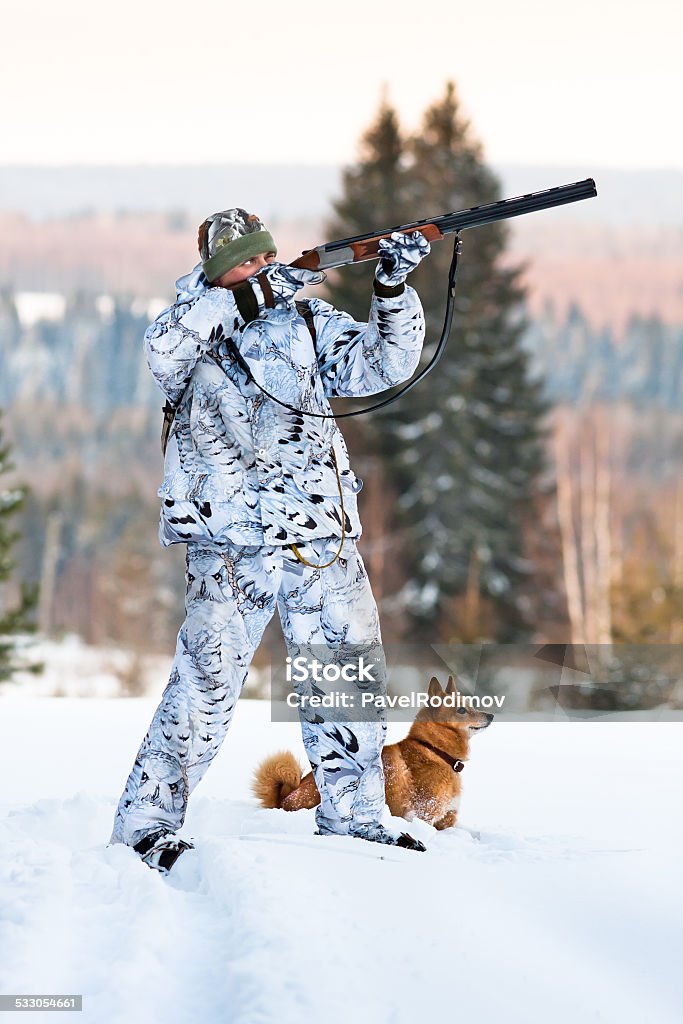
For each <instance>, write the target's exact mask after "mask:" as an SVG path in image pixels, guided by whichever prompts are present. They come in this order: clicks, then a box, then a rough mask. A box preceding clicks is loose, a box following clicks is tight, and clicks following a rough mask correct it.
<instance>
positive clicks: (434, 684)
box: [427, 676, 443, 697]
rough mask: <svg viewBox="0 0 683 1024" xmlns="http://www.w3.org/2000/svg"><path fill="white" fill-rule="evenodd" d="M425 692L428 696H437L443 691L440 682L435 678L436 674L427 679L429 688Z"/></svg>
mask: <svg viewBox="0 0 683 1024" xmlns="http://www.w3.org/2000/svg"><path fill="white" fill-rule="evenodd" d="M427 693H428V695H429V696H430V697H439V696H441V694H442V693H443V690H442V689H441V683H440V682H439V680H438V679H437V678H436V676H432V678H431V679H430V680H429V689H428V690H427Z"/></svg>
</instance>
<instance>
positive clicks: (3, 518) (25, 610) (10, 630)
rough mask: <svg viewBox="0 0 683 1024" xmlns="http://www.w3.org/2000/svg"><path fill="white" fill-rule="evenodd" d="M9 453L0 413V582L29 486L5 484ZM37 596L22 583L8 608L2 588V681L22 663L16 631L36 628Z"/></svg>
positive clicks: (10, 565) (9, 569)
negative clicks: (16, 599) (16, 598)
mask: <svg viewBox="0 0 683 1024" xmlns="http://www.w3.org/2000/svg"><path fill="white" fill-rule="evenodd" d="M9 456H10V447H9V445H7V444H4V443H3V431H2V424H1V413H0V586H3V585H4V584H6V583H7V582H8V580H9V579H10V577H11V575H12V573H13V571H14V568H15V564H14V561H13V560H12V556H11V552H12V548H13V546H14V544H15V543H16V541H17V540H18V539H19V534H18V533H17V532H16V531H14V530H13V529H12V528H11V526H10V520H11V519H12V518H13V517H14V516H15V515H16V513H17V512H18V511H19V509H20V508H21V506H22V505H23V503H24V500H25V498H26V488H24V487H3V486H2V477H3V476H5V475H6V474H7V473H9V472H10V470H11V469H12V468H13V467H12V465H11V463H10V461H9ZM3 589H4V586H3ZM37 596H38V595H37V588H35V587H30V586H28V585H26V584H23V585H22V587H21V596H20V598H19V602H18V604H16V605H15V607H13V608H8V607H6V602H5V600H4V595H3V594H2V591H0V683H1V682H4V681H6V680H7V679H9V678H10V677H11V675H12V674H13V673H14V672H15V671H16V670H17V668H18V667H19V666H18V665H17V663H16V659H15V641H14V639H13V638H14V637H15V636H16V634H17V633H25V632H32V631H33V630H34V629H35V626H34V624H33V621H32V614H33V611H34V609H35V606H36V602H37ZM21 667H22V668H24V669H29V670H30V671H34V672H37V671H40V669H41V666H40V665H38V664H31V665H26V664H23V663H22V665H21Z"/></svg>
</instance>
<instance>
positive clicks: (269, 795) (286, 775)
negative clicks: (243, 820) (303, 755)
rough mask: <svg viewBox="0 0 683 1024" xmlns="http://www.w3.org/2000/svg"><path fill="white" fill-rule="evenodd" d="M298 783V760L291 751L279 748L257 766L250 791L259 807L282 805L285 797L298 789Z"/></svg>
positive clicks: (299, 776) (299, 772)
mask: <svg viewBox="0 0 683 1024" xmlns="http://www.w3.org/2000/svg"><path fill="white" fill-rule="evenodd" d="M300 784H301V768H300V767H299V762H298V761H297V759H296V758H295V756H294V754H292V753H291V751H289V750H280V751H278V753H277V754H271V756H270V757H267V758H266V759H265V761H262V762H261V764H260V765H259V766H258V768H257V769H256V771H255V772H254V778H253V780H252V784H251V791H252V793H253V794H254V796H255V797H256V799H257V800H258V801H259V803H260V804H261V807H282V805H283V803H284V800H285V798H286V797H288V796H289V794H290V793H293V792H294V790H295V789H298V788H299V785H300ZM287 810H289V808H287Z"/></svg>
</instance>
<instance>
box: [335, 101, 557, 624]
mask: <svg viewBox="0 0 683 1024" xmlns="http://www.w3.org/2000/svg"><path fill="white" fill-rule="evenodd" d="M500 198H501V189H500V184H499V182H498V180H497V178H496V177H495V175H494V174H493V173H492V172H491V171H490V170H489V169H488V168H487V167H486V165H485V163H484V160H483V156H482V150H481V146H480V145H479V143H478V142H477V141H476V140H474V139H473V137H472V134H471V131H470V126H469V124H468V123H466V122H465V121H464V120H463V119H462V117H461V115H460V112H459V108H458V101H457V97H456V91H455V86H454V84H453V83H452V82H451V83H448V84H447V86H446V90H445V94H444V96H443V98H442V99H441V100H439V101H438V102H436V103H435V104H434V105H433V106H431V107H430V108H429V109H428V110H427V111H426V112H425V114H424V118H423V122H422V125H421V127H420V129H419V131H418V132H417V133H416V134H415V135H414V136H412V137H410V138H407V139H404V140H402V139H401V135H400V131H399V128H398V122H397V118H396V115H395V114H394V113H393V111H391V110H390V109H389V108H388V106H387V104H386V101H384V102H383V104H382V108H381V110H380V115H379V117H378V119H377V122H376V124H375V126H374V127H373V128H372V129H371V130H370V131H369V132H368V133H367V135H366V136H365V138H364V150H363V157H362V159H361V161H360V163H359V165H358V166H357V167H356V168H355V169H354V170H352V171H348V172H347V173H346V175H345V178H344V197H343V199H342V200H341V201H340V202H338V203H337V204H336V205H335V210H336V214H337V221H335V223H334V225H333V227H334V228H336V229H337V231H338V235H337V237H339V236H342V235H344V234H353V233H358V232H360V231H364V230H369V229H371V228H373V227H375V228H379V227H384V226H387V225H390V224H396V223H399V222H405V221H410V220H418V219H420V218H423V217H427V216H434V215H437V214H439V213H446V212H448V211H452V210H459V209H466V208H468V207H470V206H475V205H480V204H482V203H490V202H495V201H496V200H498V199H500ZM506 240H507V228H506V226H505V225H504V224H501V223H498V224H493V225H488V226H486V227H483V228H478V229H477V230H476V231H473V232H471V233H465V235H464V239H463V242H464V251H463V254H462V257H461V262H460V269H459V273H458V285H457V291H456V300H455V318H454V324H453V330H452V333H451V339H450V342H449V345H448V347H447V349H446V352H445V353H444V354H443V356H442V358H441V361H440V363H439V365H438V368H437V369H436V370H435V371H434V372H433V373H432V374H431V375H430V376H428V377H427V378H426V380H425V381H424V382H423V383H422V384H420V385H418V387H417V388H415V389H413V390H412V391H411V392H409V393H408V394H407V395H406V396H404V397H403V398H401V399H399V401H398V402H397V403H396V404H395V405H392V406H390V407H389V408H388V409H386V410H382V411H380V412H377V413H374V414H372V419H373V429H374V430H375V431H376V433H377V437H378V441H379V444H381V447H382V452H383V455H384V460H385V462H384V465H385V471H386V473H387V475H388V477H389V478H390V479H391V480H392V482H395V483H397V484H398V487H399V491H400V497H399V501H398V507H397V508H396V510H395V524H394V528H397V529H400V530H401V531H407V532H408V536H409V543H408V544H407V545H406V546H405V559H406V571H407V575H408V579H409V582H408V584H407V586H406V587H405V588H404V592H403V599H404V602H405V603H406V606H407V607H409V609H410V612H411V617H412V620H413V621H412V624H413V627H414V629H415V630H418V631H420V632H422V633H423V634H424V636H425V639H430V640H436V639H440V640H446V641H452V640H462V641H474V640H477V639H489V640H490V639H496V640H498V641H500V642H509V641H512V640H515V639H523V638H524V637H525V636H526V635H527V626H528V623H527V621H526V615H528V609H527V611H526V615H525V608H524V601H523V600H521V599H520V598H522V596H523V594H524V591H525V590H526V589H529V583H530V579H531V575H532V572H533V566H532V565H530V563H529V561H528V560H527V559H525V550H524V543H523V523H524V518H525V516H526V515H529V514H530V509H531V507H532V502H533V500H534V490H535V487H536V483H537V479H538V477H539V474H541V472H542V470H543V468H544V457H543V443H542V426H541V422H542V417H543V415H544V413H545V411H546V410H545V406H544V404H543V400H542V398H541V395H540V388H539V386H538V385H536V384H534V383H532V381H531V380H530V375H529V367H528V357H527V355H526V352H525V350H524V349H523V347H522V344H521V339H522V335H523V333H524V330H525V328H526V326H527V324H526V322H525V319H524V313H523V301H524V292H523V288H522V286H521V284H520V270H519V269H518V268H510V267H508V266H504V265H503V257H504V254H505V246H506ZM451 254H452V245H451V244H449V241H448V239H446V240H445V241H442V242H436V243H434V244H433V246H432V254H431V255H430V257H429V258H428V259H427V260H425V261H424V262H423V263H422V264H421V266H420V267H419V268H418V269H417V270H416V271H415V272H414V273H413V274H411V276H410V279H409V282H408V283H409V284H410V285H412V286H413V287H415V288H416V290H417V292H418V294H419V296H420V298H421V300H422V304H423V306H424V309H425V314H426V317H427V342H426V344H425V352H424V353H423V361H422V363H421V366H423V365H424V363H425V361H426V359H427V358H428V357H429V356H430V355H431V353H432V352H433V350H434V345H435V343H436V340H437V339H438V336H439V333H440V329H441V323H442V321H443V313H444V305H445V293H446V281H447V272H448V266H449V263H450V259H451ZM365 266H372V264H365ZM351 273H352V270H351V269H345V270H344V271H342V274H343V275H344V285H343V287H342V285H341V284H337V283H336V282H335V281H332V282H331V283H330V288H329V293H330V297H331V301H332V302H333V303H334V304H335V305H338V306H341V308H346V309H349V310H350V311H351V312H353V313H354V315H359V314H360V313H361V311H362V309H363V308H367V291H368V287H367V281H366V280H364V282H363V285H362V289H361V290H360V295H359V297H358V299H356V303H355V305H354V302H353V299H352V297H351V295H350V292H351V290H352V288H353V283H352V278H351ZM361 273H362V270H361V271H359V276H360V274H361ZM347 275H348V277H347ZM366 275H367V271H366ZM369 418H370V417H369Z"/></svg>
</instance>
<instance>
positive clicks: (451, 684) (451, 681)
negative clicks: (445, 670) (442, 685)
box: [446, 676, 458, 693]
mask: <svg viewBox="0 0 683 1024" xmlns="http://www.w3.org/2000/svg"><path fill="white" fill-rule="evenodd" d="M457 692H458V688H457V686H456V685H455V679H454V678H453V676H449V677H448V684H447V686H446V693H457Z"/></svg>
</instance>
